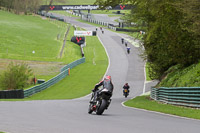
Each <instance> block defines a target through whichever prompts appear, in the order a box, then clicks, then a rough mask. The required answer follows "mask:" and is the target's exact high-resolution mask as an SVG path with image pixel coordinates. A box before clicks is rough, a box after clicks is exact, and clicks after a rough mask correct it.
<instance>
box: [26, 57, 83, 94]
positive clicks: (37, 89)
mask: <svg viewBox="0 0 200 133" xmlns="http://www.w3.org/2000/svg"><path fill="white" fill-rule="evenodd" d="M84 62H85V58H81V59H79V60H76V61H74V62H72V63H70V64H68V65H66V66H64V67H62V68H61V69H60V74H58V75H57V76H55V77H53V78H52V79H50V80H48V81H47V82H44V83H42V84H40V85H37V86H34V87H32V88H30V89H27V90H24V97H28V96H31V95H33V94H35V93H37V92H40V91H42V90H44V89H46V88H48V87H50V86H52V85H54V84H55V83H57V82H58V81H60V80H62V79H63V78H65V77H66V76H67V75H68V71H69V68H70V69H72V68H73V67H75V66H77V65H79V64H81V63H84Z"/></svg>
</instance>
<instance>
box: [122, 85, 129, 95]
mask: <svg viewBox="0 0 200 133" xmlns="http://www.w3.org/2000/svg"><path fill="white" fill-rule="evenodd" d="M129 88H130V86H129V85H128V83H125V85H124V86H123V94H124V90H125V89H127V90H128V93H129Z"/></svg>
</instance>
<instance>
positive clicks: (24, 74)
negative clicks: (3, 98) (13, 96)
mask: <svg viewBox="0 0 200 133" xmlns="http://www.w3.org/2000/svg"><path fill="white" fill-rule="evenodd" d="M31 75H32V70H31V68H30V67H29V66H28V65H27V64H25V63H21V64H14V63H13V62H11V63H10V64H9V65H8V68H7V70H6V71H5V72H4V73H3V74H2V75H1V76H0V85H1V88H2V89H4V90H12V89H22V88H24V87H26V85H27V84H28V80H29V77H30V76H31Z"/></svg>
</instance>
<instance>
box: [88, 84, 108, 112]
mask: <svg viewBox="0 0 200 133" xmlns="http://www.w3.org/2000/svg"><path fill="white" fill-rule="evenodd" d="M95 93H96V99H95ZM111 96H112V92H110V91H109V90H108V89H106V88H103V89H101V90H98V91H97V92H93V93H92V98H91V100H90V104H89V109H88V113H89V114H91V113H92V112H93V111H94V112H96V114H97V115H102V114H103V112H104V110H105V109H108V106H109V105H110V103H111Z"/></svg>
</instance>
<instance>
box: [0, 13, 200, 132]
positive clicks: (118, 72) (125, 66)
mask: <svg viewBox="0 0 200 133" xmlns="http://www.w3.org/2000/svg"><path fill="white" fill-rule="evenodd" d="M66 21H70V23H73V24H75V25H77V26H79V27H82V28H85V29H87V30H95V27H94V26H91V25H88V24H83V23H80V22H78V21H76V20H74V19H72V18H68V17H66ZM104 31H105V32H104V34H102V33H101V32H100V31H99V30H98V37H99V39H100V40H101V42H102V44H103V45H104V47H105V49H106V50H107V53H108V56H109V59H110V65H109V68H108V71H107V74H109V75H111V76H112V80H113V84H114V87H115V89H114V94H113V97H112V102H111V105H110V107H109V108H108V110H106V111H105V112H104V113H103V115H101V116H98V115H95V114H92V115H89V114H88V113H87V110H88V105H89V99H90V96H85V97H82V98H78V99H74V100H42V101H40V100H38V101H16V102H7V101H1V102H0V131H5V132H9V133H93V132H95V133H110V132H112V133H189V132H190V133H198V132H199V131H200V121H198V120H192V119H185V118H180V117H174V116H169V115H164V114H159V113H154V112H148V111H143V110H138V109H134V108H127V107H124V106H122V104H121V103H122V102H123V101H125V100H127V99H130V98H132V97H135V96H138V95H141V94H142V93H143V88H144V81H145V77H144V62H143V60H142V59H141V58H140V56H139V52H138V48H136V47H134V46H133V45H130V44H128V45H129V47H131V53H130V54H127V52H126V48H125V46H124V45H122V44H121V36H123V35H119V34H118V33H114V32H112V31H109V30H106V29H104ZM94 43H95V42H94ZM125 82H128V83H129V84H130V87H131V89H130V95H129V97H128V98H127V99H125V98H124V97H123V96H122V86H123V85H124V83H125Z"/></svg>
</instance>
